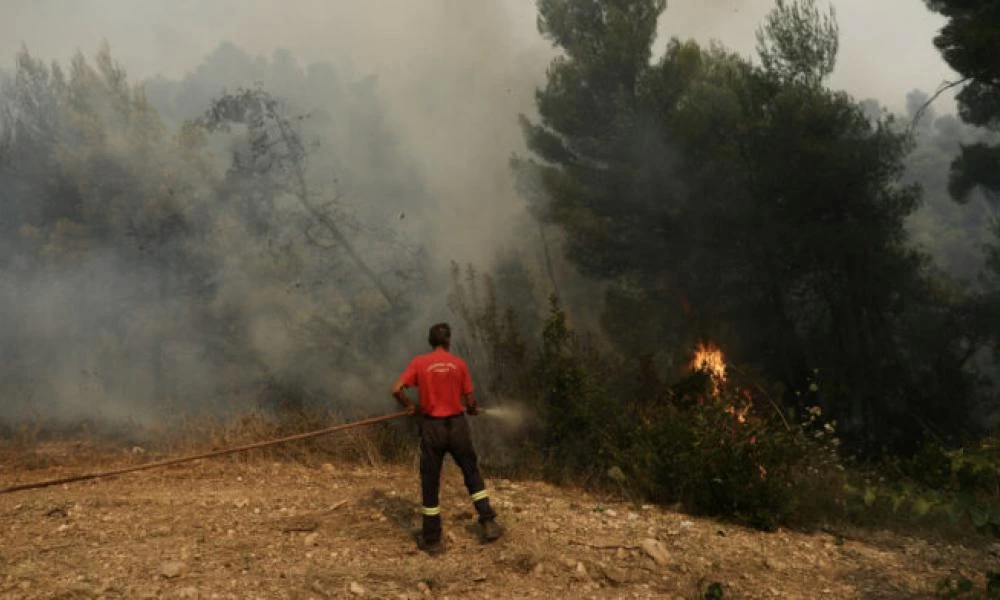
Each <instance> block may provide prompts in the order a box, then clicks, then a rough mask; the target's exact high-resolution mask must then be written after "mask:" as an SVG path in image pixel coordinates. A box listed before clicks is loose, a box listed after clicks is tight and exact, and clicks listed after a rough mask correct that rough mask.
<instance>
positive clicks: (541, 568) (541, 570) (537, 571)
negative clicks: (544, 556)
mask: <svg viewBox="0 0 1000 600" xmlns="http://www.w3.org/2000/svg"><path fill="white" fill-rule="evenodd" d="M531 573H532V574H533V575H534V576H535V577H539V576H541V575H544V574H545V565H544V564H543V563H538V564H537V565H535V568H534V569H532V570H531Z"/></svg>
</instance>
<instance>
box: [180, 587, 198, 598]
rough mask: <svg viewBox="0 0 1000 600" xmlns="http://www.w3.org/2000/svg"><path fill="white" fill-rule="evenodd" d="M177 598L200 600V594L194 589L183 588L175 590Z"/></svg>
mask: <svg viewBox="0 0 1000 600" xmlns="http://www.w3.org/2000/svg"><path fill="white" fill-rule="evenodd" d="M177 598H178V599H179V600H198V599H199V598H201V593H200V592H199V591H198V588H196V587H191V586H189V587H185V588H181V589H179V590H177Z"/></svg>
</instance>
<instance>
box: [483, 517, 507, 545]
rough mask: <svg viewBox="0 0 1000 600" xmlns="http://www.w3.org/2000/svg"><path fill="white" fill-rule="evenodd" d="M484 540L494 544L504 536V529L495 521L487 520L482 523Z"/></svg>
mask: <svg viewBox="0 0 1000 600" xmlns="http://www.w3.org/2000/svg"><path fill="white" fill-rule="evenodd" d="M482 526H483V539H485V540H486V541H487V542H494V541H496V540H498V539H500V536H502V535H503V529H502V528H501V527H500V525H498V524H497V522H496V520H495V519H486V520H485V521H483V522H482Z"/></svg>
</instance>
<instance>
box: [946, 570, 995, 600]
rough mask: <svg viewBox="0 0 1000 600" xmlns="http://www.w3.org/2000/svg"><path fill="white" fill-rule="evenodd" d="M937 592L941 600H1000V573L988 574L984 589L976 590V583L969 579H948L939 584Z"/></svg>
mask: <svg viewBox="0 0 1000 600" xmlns="http://www.w3.org/2000/svg"><path fill="white" fill-rule="evenodd" d="M936 592H937V593H936V596H935V597H936V598H938V599H939V600H1000V573H988V574H987V575H986V584H985V586H984V587H983V588H982V589H976V584H975V582H973V581H972V580H971V579H969V578H967V577H964V576H959V577H946V578H945V579H942V580H941V581H940V582H939V583H938V587H937V590H936Z"/></svg>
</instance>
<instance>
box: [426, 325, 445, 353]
mask: <svg viewBox="0 0 1000 600" xmlns="http://www.w3.org/2000/svg"><path fill="white" fill-rule="evenodd" d="M427 343H428V344H430V345H431V348H437V347H438V346H444V347H445V348H447V347H448V346H450V345H451V327H449V326H448V324H447V323H438V324H436V325H433V326H431V330H430V333H428V334H427Z"/></svg>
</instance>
